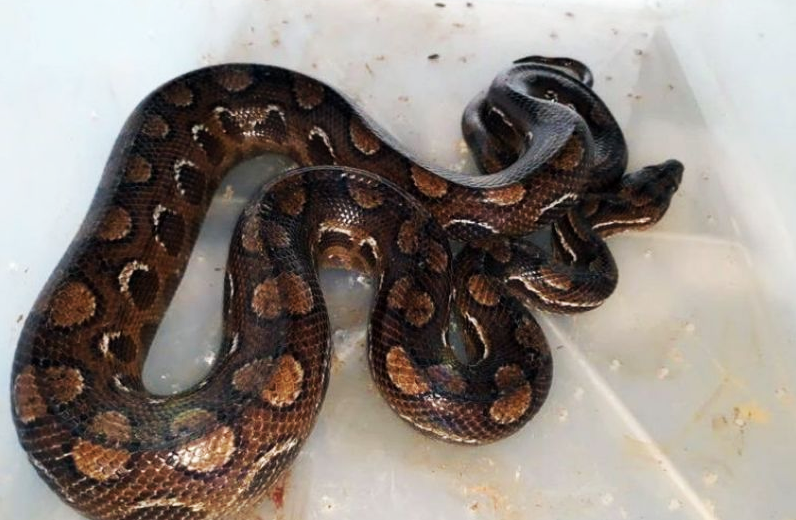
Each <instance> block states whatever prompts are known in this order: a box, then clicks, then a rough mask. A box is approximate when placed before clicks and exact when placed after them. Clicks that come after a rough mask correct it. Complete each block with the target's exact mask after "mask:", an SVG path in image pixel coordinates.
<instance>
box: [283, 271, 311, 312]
mask: <svg viewBox="0 0 796 520" xmlns="http://www.w3.org/2000/svg"><path fill="white" fill-rule="evenodd" d="M278 281H279V287H280V289H282V291H283V292H284V294H285V305H286V307H287V311H288V312H289V313H290V314H293V315H301V316H303V315H305V314H308V313H309V312H310V311H311V310H312V307H313V306H314V304H315V302H314V299H313V297H312V290H311V289H310V286H309V284H308V283H307V282H306V281H304V279H302V278H301V277H300V276H299V275H297V274H295V273H282V274H280V275H279V277H278Z"/></svg>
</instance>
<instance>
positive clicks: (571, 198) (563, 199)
mask: <svg viewBox="0 0 796 520" xmlns="http://www.w3.org/2000/svg"><path fill="white" fill-rule="evenodd" d="M577 199H578V194H577V193H565V194H563V195H561V196H560V197H559V198H557V199H556V200H554V201H553V202H551V203H550V204H547V205H546V206H542V208H541V209H540V210H539V218H541V217H542V215H544V214H545V213H547V212H548V211H550V210H551V209H553V208H556V207H558V206H560V205H561V204H564V203H565V202H568V201H575V200H577Z"/></svg>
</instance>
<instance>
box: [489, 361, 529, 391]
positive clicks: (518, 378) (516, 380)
mask: <svg viewBox="0 0 796 520" xmlns="http://www.w3.org/2000/svg"><path fill="white" fill-rule="evenodd" d="M525 381H526V379H525V374H524V373H523V371H522V367H520V366H519V365H517V364H511V365H503V366H502V367H500V368H498V369H497V372H495V384H496V385H497V387H498V388H499V389H501V390H508V389H511V388H516V387H518V386H520V385H522V384H523V383H524V382H525Z"/></svg>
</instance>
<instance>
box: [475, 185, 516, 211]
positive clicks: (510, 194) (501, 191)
mask: <svg viewBox="0 0 796 520" xmlns="http://www.w3.org/2000/svg"><path fill="white" fill-rule="evenodd" d="M524 197H525V188H523V187H522V184H519V183H515V184H512V185H510V186H506V187H503V188H495V189H492V190H486V191H485V192H484V200H485V201H486V202H489V203H491V204H495V205H497V206H513V205H514V204H517V203H519V202H520V201H521V200H522V199H523V198H524Z"/></svg>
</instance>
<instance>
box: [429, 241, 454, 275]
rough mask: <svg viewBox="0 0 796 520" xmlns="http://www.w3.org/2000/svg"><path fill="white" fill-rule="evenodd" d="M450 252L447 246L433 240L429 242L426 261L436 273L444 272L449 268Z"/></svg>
mask: <svg viewBox="0 0 796 520" xmlns="http://www.w3.org/2000/svg"><path fill="white" fill-rule="evenodd" d="M448 260H449V259H448V252H447V251H446V250H445V246H443V245H442V244H440V243H439V242H437V241H436V240H432V241H430V242H429V243H428V251H427V254H426V262H427V264H428V266H429V268H431V270H432V271H434V272H435V273H443V272H445V269H447V268H448Z"/></svg>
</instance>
